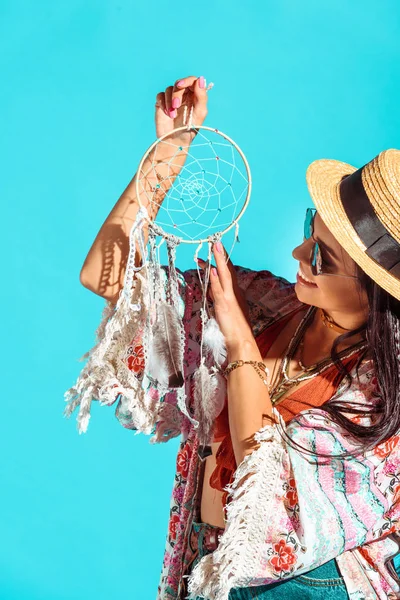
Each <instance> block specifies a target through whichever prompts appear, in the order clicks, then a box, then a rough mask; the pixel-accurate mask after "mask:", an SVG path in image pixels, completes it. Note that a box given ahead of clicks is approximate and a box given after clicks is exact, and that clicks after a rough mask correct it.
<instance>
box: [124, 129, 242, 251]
mask: <svg viewBox="0 0 400 600" xmlns="http://www.w3.org/2000/svg"><path fill="white" fill-rule="evenodd" d="M190 120H191V119H189V123H190ZM191 130H195V131H197V132H198V131H199V130H206V131H210V132H213V133H216V134H217V135H220V136H221V137H222V138H224V139H225V140H227V141H228V142H229V143H230V144H231V145H232V146H233V148H235V149H236V150H237V152H238V153H239V155H240V157H241V159H242V161H243V164H244V166H245V169H246V174H247V193H246V198H245V200H244V203H243V206H242V208H241V210H240V212H239V214H238V215H237V216H236V217H235V218H234V219H233V220H232V222H231V223H230V225H228V226H227V227H226V228H225V229H223V230H221V231H219V232H218V234H219V235H220V236H221V237H222V236H223V235H224V234H225V233H227V232H228V231H229V230H230V229H232V227H235V226H236V225H237V223H238V222H239V220H240V218H241V217H242V215H243V213H244V212H245V210H246V208H247V206H248V204H249V202H250V196H251V189H252V177H251V172H250V166H249V163H248V161H247V159H246V156H245V155H244V152H243V151H242V150H241V148H240V147H239V146H238V144H237V143H236V142H235V141H234V140H233V139H232V138H231V137H229V136H228V135H227V134H226V133H223V132H222V131H220V130H219V129H216V128H214V127H208V126H206V125H197V126H196V125H189V126H188V125H182V126H181V127H176V128H175V129H173V130H172V131H170V132H168V133H166V134H164V135H163V136H161V137H159V138H157V139H156V140H155V141H154V142H153V143H152V144H151V146H149V148H148V149H147V150H146V152H145V153H144V154H143V157H142V159H141V161H140V163H139V167H138V170H137V173H138V176H137V177H136V182H135V190H136V198H137V201H138V204H139V206H140V208H146V207H145V206H144V205H143V203H142V202H141V200H140V197H141V195H142V194H143V193H144V190H140V188H139V186H140V182H141V181H142V178H141V177H140V176H139V174H140V173H141V172H142V167H143V165H144V163H145V161H146V160H147V159H148V158H149V156H150V155H151V152H152V151H153V150H154V149H155V148H156V146H157V145H158V144H159V143H160V142H163V141H164V140H165V139H166V138H168V137H171V136H172V135H174V134H175V133H177V132H179V131H186V132H189V131H191ZM190 146H191V143H189V144H188V145H187V146H180V147H178V149H181V150H185V149H186V148H190ZM182 168H184V165H183V167H182ZM173 186H174V184H172V186H171V188H170V190H168V191H167V192H166V194H165V196H167V195H168V194H169V192H170V191H171V189H172V188H173ZM153 192H154V193H155V190H154V191H153ZM150 202H152V200H150ZM145 218H146V217H145ZM146 220H147V221H148V223H149V225H150V226H152V225H153V220H152V219H150V218H146ZM156 220H157V218H156V219H155V221H156ZM158 230H161V231H160V235H162V236H163V237H165V238H166V239H168V238H170V237H171V234H168V233H167V232H165V231H164V230H163V229H162V227H160V226H158ZM213 235H215V234H213ZM174 237H176V238H177V239H178V240H179V243H186V244H197V245H199V244H203V243H206V242H208V241H209V237H206V238H200V239H193V240H189V239H184V238H182V237H180V236H176V235H175V236H174Z"/></svg>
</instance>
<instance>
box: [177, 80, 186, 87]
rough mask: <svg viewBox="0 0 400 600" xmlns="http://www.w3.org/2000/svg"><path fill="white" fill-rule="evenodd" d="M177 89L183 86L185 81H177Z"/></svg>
mask: <svg viewBox="0 0 400 600" xmlns="http://www.w3.org/2000/svg"><path fill="white" fill-rule="evenodd" d="M176 85H177V86H178V87H183V86H184V85H185V80H184V79H181V80H180V81H178V83H177V84H176Z"/></svg>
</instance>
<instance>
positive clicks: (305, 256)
mask: <svg viewBox="0 0 400 600" xmlns="http://www.w3.org/2000/svg"><path fill="white" fill-rule="evenodd" d="M292 256H293V258H294V259H295V260H298V261H299V262H305V263H306V262H308V260H309V258H310V250H309V248H308V240H303V242H302V243H301V244H299V245H298V246H296V248H294V249H293V251H292Z"/></svg>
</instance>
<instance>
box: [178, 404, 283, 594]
mask: <svg viewBox="0 0 400 600" xmlns="http://www.w3.org/2000/svg"><path fill="white" fill-rule="evenodd" d="M273 414H274V416H275V418H276V420H277V421H278V422H279V423H280V426H282V425H283V422H282V418H281V417H280V415H279V413H278V412H277V411H276V409H274V410H273ZM283 426H284V425H283ZM254 439H255V440H256V441H257V442H260V446H259V447H258V448H257V449H256V450H254V451H253V452H252V453H251V454H248V455H247V456H245V458H244V459H243V461H242V462H241V463H240V465H238V468H237V469H236V471H235V474H234V479H233V481H232V483H231V484H229V485H228V486H226V487H225V488H224V489H225V490H227V491H229V496H228V498H229V499H231V501H230V502H228V503H227V506H226V510H227V521H226V525H225V530H224V532H223V534H222V535H221V536H220V538H219V543H218V547H217V548H216V549H215V550H214V551H213V552H212V553H211V554H208V555H206V556H203V557H202V558H201V559H200V561H199V562H198V563H197V564H196V565H195V566H194V568H193V570H192V572H191V573H190V574H189V575H188V576H187V577H188V591H189V594H188V595H187V596H186V598H187V599H188V600H196V598H198V597H199V598H206V599H207V600H228V597H229V591H230V590H231V589H232V588H235V587H246V586H247V584H248V583H249V581H250V580H251V579H252V578H253V577H254V565H256V564H259V562H260V556H261V554H262V550H263V546H264V543H265V538H264V534H265V524H266V523H268V522H269V521H272V520H273V514H272V504H273V502H274V498H275V496H276V488H277V485H278V483H279V476H280V473H281V464H282V458H283V455H284V452H285V450H284V444H283V440H282V437H281V435H280V433H279V431H278V427H277V426H276V425H266V426H264V427H263V428H261V429H260V430H259V431H257V432H256V433H255V434H254ZM271 525H272V526H273V524H272V523H271ZM246 573H247V575H246ZM249 574H251V576H249Z"/></svg>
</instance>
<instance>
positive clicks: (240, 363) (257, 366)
mask: <svg viewBox="0 0 400 600" xmlns="http://www.w3.org/2000/svg"><path fill="white" fill-rule="evenodd" d="M243 365H251V366H252V367H253V368H254V369H255V371H256V372H257V374H258V375H259V376H260V377H261V379H262V380H263V383H265V385H268V381H267V379H266V378H267V377H268V376H269V369H268V367H267V366H266V365H265V364H264V363H263V362H260V361H258V360H242V359H240V360H235V361H234V362H231V363H229V365H228V366H227V367H226V369H225V370H224V371H223V375H225V376H226V375H229V373H230V372H231V371H233V370H234V369H236V368H237V367H241V366H243ZM261 371H264V373H265V379H264V375H263V374H262V373H261Z"/></svg>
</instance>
